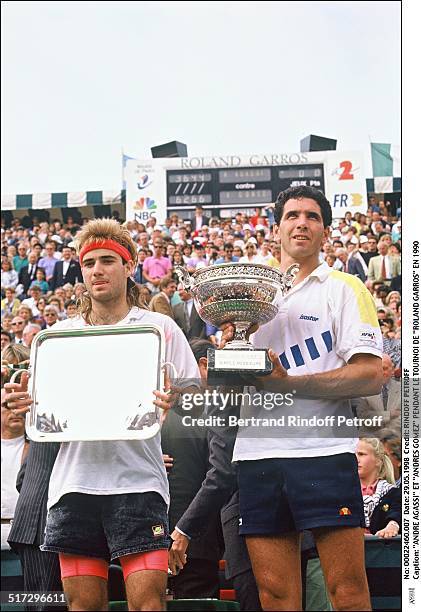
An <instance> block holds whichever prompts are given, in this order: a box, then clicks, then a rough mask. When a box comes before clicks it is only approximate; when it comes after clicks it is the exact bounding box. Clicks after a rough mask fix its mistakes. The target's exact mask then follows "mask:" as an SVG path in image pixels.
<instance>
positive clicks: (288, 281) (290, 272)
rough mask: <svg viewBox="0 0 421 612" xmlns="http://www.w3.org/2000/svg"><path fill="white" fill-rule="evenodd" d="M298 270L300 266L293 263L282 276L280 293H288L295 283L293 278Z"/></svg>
mask: <svg viewBox="0 0 421 612" xmlns="http://www.w3.org/2000/svg"><path fill="white" fill-rule="evenodd" d="M299 269H300V264H297V263H293V264H292V265H291V266H289V267H288V268H287V269H286V270H285V272H284V273H283V275H282V293H283V295H285V293H288V291H289V290H290V289H291V287H292V286H293V284H294V282H295V277H296V276H297V274H298V271H299Z"/></svg>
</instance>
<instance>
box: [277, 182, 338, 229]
mask: <svg viewBox="0 0 421 612" xmlns="http://www.w3.org/2000/svg"><path fill="white" fill-rule="evenodd" d="M302 198H309V199H311V200H315V202H317V204H318V205H319V206H320V210H321V213H322V219H323V226H324V227H329V225H330V224H331V223H332V208H331V206H330V204H329V200H327V198H326V197H325V196H324V194H323V193H322V192H321V191H319V190H318V189H315V188H314V187H305V186H300V187H289V188H288V189H285V191H281V193H280V194H279V195H278V197H277V198H276V202H275V211H274V217H275V223H276V224H277V225H279V223H280V221H281V219H282V215H283V212H284V206H285V204H286V203H287V202H288V200H301V199H302Z"/></svg>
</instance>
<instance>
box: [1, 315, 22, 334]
mask: <svg viewBox="0 0 421 612" xmlns="http://www.w3.org/2000/svg"><path fill="white" fill-rule="evenodd" d="M18 314H19V313H18ZM12 321H13V315H12V314H7V313H6V314H4V315H3V316H2V320H1V323H2V328H3V329H4V331H6V332H8V333H12Z"/></svg>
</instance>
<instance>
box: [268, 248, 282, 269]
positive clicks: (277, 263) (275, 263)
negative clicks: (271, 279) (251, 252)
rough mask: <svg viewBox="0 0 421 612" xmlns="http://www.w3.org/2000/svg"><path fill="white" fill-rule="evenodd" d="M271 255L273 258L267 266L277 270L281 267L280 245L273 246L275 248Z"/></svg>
mask: <svg viewBox="0 0 421 612" xmlns="http://www.w3.org/2000/svg"><path fill="white" fill-rule="evenodd" d="M272 254H273V258H272V259H271V260H270V263H269V265H270V266H272V267H273V268H277V269H278V270H279V269H280V267H281V255H282V247H281V245H280V244H275V246H274V247H273V249H272Z"/></svg>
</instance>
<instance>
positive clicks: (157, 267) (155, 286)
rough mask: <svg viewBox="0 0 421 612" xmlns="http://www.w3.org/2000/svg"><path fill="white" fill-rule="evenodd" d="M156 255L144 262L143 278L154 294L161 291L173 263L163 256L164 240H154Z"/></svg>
mask: <svg viewBox="0 0 421 612" xmlns="http://www.w3.org/2000/svg"><path fill="white" fill-rule="evenodd" d="M153 246H154V253H155V254H154V255H153V256H152V257H147V258H146V259H145V261H144V262H143V278H144V279H145V280H146V284H147V286H148V288H149V289H150V290H151V292H152V294H155V293H157V292H158V290H159V283H160V282H161V280H162V279H163V278H164V276H167V275H169V274H170V273H171V270H172V266H171V262H170V260H169V259H168V258H167V257H164V256H163V248H164V243H163V241H162V239H157V240H154V245H153Z"/></svg>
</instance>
